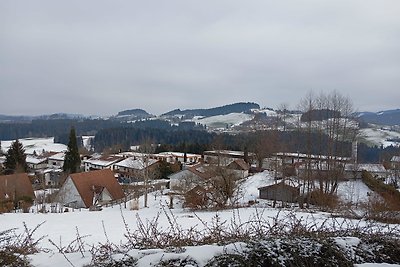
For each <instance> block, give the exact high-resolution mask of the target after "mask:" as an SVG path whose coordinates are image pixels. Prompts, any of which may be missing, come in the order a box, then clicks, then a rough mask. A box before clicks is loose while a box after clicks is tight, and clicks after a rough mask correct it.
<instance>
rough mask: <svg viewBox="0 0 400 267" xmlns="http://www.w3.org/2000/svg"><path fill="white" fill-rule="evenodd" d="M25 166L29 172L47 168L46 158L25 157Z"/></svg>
mask: <svg viewBox="0 0 400 267" xmlns="http://www.w3.org/2000/svg"><path fill="white" fill-rule="evenodd" d="M26 165H28V169H29V170H30V171H35V170H40V169H44V168H46V167H47V158H46V157H41V156H34V155H27V156H26Z"/></svg>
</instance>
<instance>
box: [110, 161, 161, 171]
mask: <svg viewBox="0 0 400 267" xmlns="http://www.w3.org/2000/svg"><path fill="white" fill-rule="evenodd" d="M146 160H147V162H146V161H145V160H144V159H143V158H140V159H135V158H127V159H124V160H122V161H120V162H118V163H117V164H115V166H117V167H123V168H130V169H136V170H143V169H144V168H146V165H147V166H150V165H153V164H154V163H156V162H158V160H156V159H146Z"/></svg>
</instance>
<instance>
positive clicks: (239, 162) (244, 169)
mask: <svg viewBox="0 0 400 267" xmlns="http://www.w3.org/2000/svg"><path fill="white" fill-rule="evenodd" d="M226 168H227V169H229V170H232V171H233V172H234V173H235V174H236V175H237V176H238V177H239V178H246V177H248V176H249V170H250V165H249V164H247V163H246V162H245V161H244V160H243V159H235V160H233V161H232V162H230V163H229V164H228V165H227V166H226Z"/></svg>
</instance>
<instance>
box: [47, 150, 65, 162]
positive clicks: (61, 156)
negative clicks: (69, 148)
mask: <svg viewBox="0 0 400 267" xmlns="http://www.w3.org/2000/svg"><path fill="white" fill-rule="evenodd" d="M49 159H51V160H60V161H62V160H64V159H65V153H64V152H61V153H57V154H54V155H53V156H50V157H49Z"/></svg>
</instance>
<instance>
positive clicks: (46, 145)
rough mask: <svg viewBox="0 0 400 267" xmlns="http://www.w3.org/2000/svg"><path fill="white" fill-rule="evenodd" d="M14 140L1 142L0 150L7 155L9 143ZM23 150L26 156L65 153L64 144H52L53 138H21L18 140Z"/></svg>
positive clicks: (65, 147)
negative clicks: (50, 152) (34, 153)
mask: <svg viewBox="0 0 400 267" xmlns="http://www.w3.org/2000/svg"><path fill="white" fill-rule="evenodd" d="M14 141H15V140H5V141H1V150H2V151H3V152H4V153H7V151H8V149H9V148H10V146H11V143H12V142H14ZM18 141H19V142H21V143H22V145H23V146H24V149H25V153H26V154H33V152H36V154H38V155H39V154H41V153H42V152H43V151H46V152H49V151H52V152H64V151H67V146H66V145H64V144H59V143H54V137H48V138H23V139H19V140H18Z"/></svg>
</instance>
